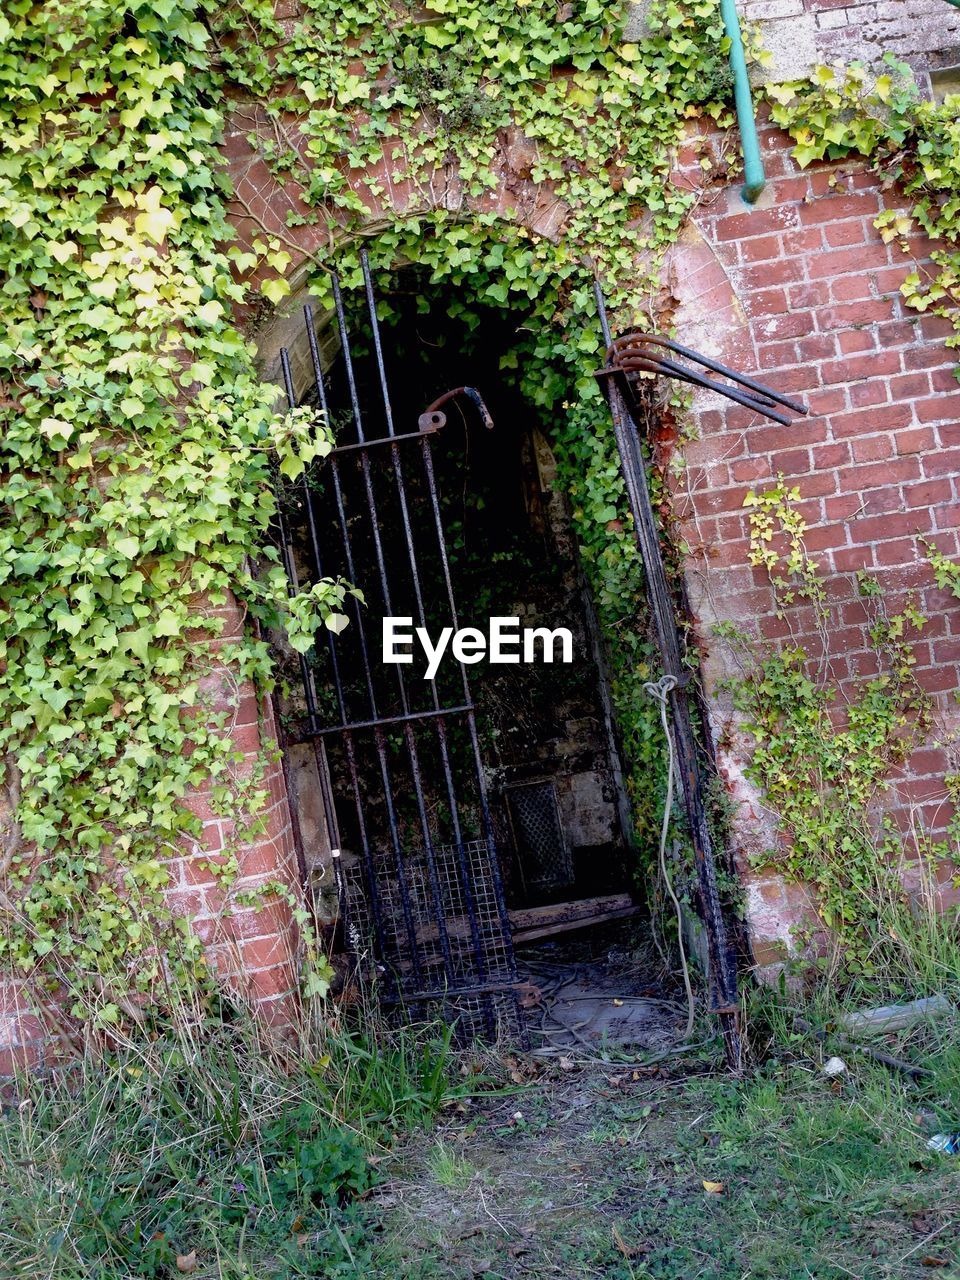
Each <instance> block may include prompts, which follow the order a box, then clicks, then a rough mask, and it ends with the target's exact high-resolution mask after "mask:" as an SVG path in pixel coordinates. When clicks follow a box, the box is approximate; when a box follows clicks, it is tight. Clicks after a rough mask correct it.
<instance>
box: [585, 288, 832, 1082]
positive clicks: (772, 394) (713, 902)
mask: <svg viewBox="0 0 960 1280" xmlns="http://www.w3.org/2000/svg"><path fill="white" fill-rule="evenodd" d="M594 296H595V299H596V304H597V314H598V315H599V317H600V328H601V331H602V333H603V340H604V346H605V348H606V354H605V358H604V367H603V368H602V369H601V370H599V371H598V372H597V377H598V378H599V379H600V380H601V383H602V385H603V389H604V393H605V395H606V398H607V403H608V405H609V406H610V416H611V419H612V421H613V429H614V435H615V437H616V441H617V450H618V452H619V454H620V466H621V472H622V474H623V479H624V484H625V486H626V490H627V498H628V501H629V504H630V510H631V513H632V514H633V524H634V533H635V537H636V541H637V547H638V549H639V551H640V556H641V559H642V560H643V568H644V573H645V576H646V582H647V594H648V599H649V602H650V612H651V616H652V619H653V626H654V631H655V633H656V638H657V644H658V647H659V649H660V658H661V662H662V665H663V674H664V676H665V677H668V678H669V680H670V682H671V683H672V687H671V688H670V689H669V692H668V694H667V697H668V700H669V707H670V723H671V726H672V739H673V749H674V753H675V756H676V761H677V771H678V774H679V776H680V779H681V784H682V785H681V790H682V792H683V800H684V808H685V810H686V816H687V823H688V826H689V828H690V837H691V843H692V845H693V855H694V865H695V868H696V872H697V883H698V888H699V894H700V901H701V908H702V911H703V923H704V926H705V928H706V933H707V947H708V954H709V960H710V984H711V1007H710V1011H711V1013H714V1014H716V1015H717V1016H718V1018H719V1020H720V1027H721V1031H722V1033H723V1040H724V1051H725V1054H726V1059H727V1064H728V1066H729V1067H730V1068H731V1070H733V1071H739V1069H740V1066H741V1058H742V1045H741V1039H740V1025H739V1016H738V1015H739V997H738V992H737V966H736V959H735V956H734V953H733V949H732V947H731V945H730V941H729V938H728V935H727V925H726V921H725V920H724V913H723V908H722V906H721V903H720V895H719V891H718V886H717V867H716V860H715V857H714V851H713V843H712V841H711V839H710V830H709V826H708V823H707V814H706V807H705V805H704V790H703V780H702V776H701V768H700V750H699V748H698V745H697V739H696V736H695V733H694V727H693V717H692V715H691V708H690V701H689V686H690V681H691V676H692V672H691V671H690V668H689V667H687V666H685V664H684V662H683V657H682V653H681V649H680V636H679V632H678V629H677V616H676V607H675V604H674V601H673V597H672V593H671V589H670V582H669V579H668V577H667V571H666V566H665V565H664V561H663V552H662V549H661V545H660V534H659V531H658V529H657V523H656V517H655V515H654V510H653V502H652V500H651V497H650V489H649V485H648V482H647V467H646V463H645V460H644V457H643V450H642V447H641V435H640V428H639V426H638V424H637V420H636V419H637V416H639V415H635V414H634V412H633V408H632V404H633V405H635V404H636V398H635V395H634V386H633V384H632V383H631V381H630V374H631V373H633V374H653V375H655V376H664V377H668V378H671V379H673V380H674V381H679V382H685V383H688V384H691V385H693V386H699V387H702V388H704V389H706V390H709V391H714V392H716V393H718V394H720V395H722V396H725V397H726V398H727V399H729V400H732V401H734V403H736V404H740V405H743V406H744V407H746V408H749V409H753V410H754V411H755V412H756V413H761V414H763V415H764V416H765V417H768V418H772V419H773V420H774V421H775V422H779V423H781V424H782V425H787V424H788V423H789V422H790V421H791V419H790V418H788V417H786V416H785V415H784V414H783V413H782V412H780V408H781V407H782V408H784V409H788V410H790V411H791V412H793V413H799V414H806V413H807V412H808V410H807V409H806V407H805V406H804V405H801V404H798V403H797V402H796V401H794V400H789V399H787V397H785V396H782V395H780V394H779V393H778V392H776V391H773V390H772V389H771V388H770V387H767V386H765V385H764V384H763V383H760V382H757V381H755V380H754V379H752V378H748V377H746V376H745V375H743V374H739V373H735V372H734V371H733V370H731V369H728V368H727V367H726V366H725V365H722V364H720V363H718V362H717V361H714V360H710V359H708V358H707V357H706V356H703V355H701V354H699V353H698V352H696V351H692V350H691V349H690V348H688V347H683V346H681V345H680V344H679V343H677V342H674V341H673V340H672V339H669V338H663V337H660V336H659V335H656V334H648V333H643V332H642V331H638V330H633V331H628V332H627V333H625V334H622V335H620V336H619V337H617V338H616V339H614V338H613V337H612V335H611V332H610V324H609V320H608V317H607V308H606V302H605V299H604V296H603V290H602V288H601V286H600V283H599V281H594ZM651 348H652V349H653V350H652V351H651V350H650V349H651ZM659 349H664V350H666V351H668V352H671V353H674V354H676V355H678V356H681V357H683V359H684V360H686V361H687V362H688V363H687V364H683V363H680V362H679V361H676V360H673V359H672V358H671V357H670V356H663V355H660V354H658V350H659ZM697 365H699V366H701V367H702V368H705V369H707V370H709V372H710V373H713V374H717V375H719V376H720V377H722V378H725V379H727V380H728V383H726V384H725V383H723V382H718V381H717V380H716V378H711V377H708V376H707V375H706V374H703V373H701V372H700V370H699V369H698V368H697V367H696V366H697ZM729 383H732V384H733V385H732V386H731V385H729Z"/></svg>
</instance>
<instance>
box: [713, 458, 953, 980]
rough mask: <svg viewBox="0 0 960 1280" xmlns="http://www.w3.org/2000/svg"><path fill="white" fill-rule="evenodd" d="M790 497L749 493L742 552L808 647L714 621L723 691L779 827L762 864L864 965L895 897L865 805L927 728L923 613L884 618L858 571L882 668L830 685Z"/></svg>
mask: <svg viewBox="0 0 960 1280" xmlns="http://www.w3.org/2000/svg"><path fill="white" fill-rule="evenodd" d="M799 501H800V491H799V489H798V488H796V487H793V488H790V489H788V488H787V487H786V486H785V485H784V483H783V481H782V480H781V481H780V482H779V483H778V484H777V485H775V486H774V487H773V488H770V489H767V490H765V491H763V492H760V493H753V492H751V493H749V494H748V495H747V498H746V500H745V506H746V507H747V509H748V510H749V513H750V535H751V536H750V541H751V551H750V562H751V563H752V564H753V565H755V566H756V567H758V568H762V569H764V570H765V571H766V573H767V575H768V577H769V579H770V582H771V584H772V586H773V588H774V593H775V601H776V612H777V616H778V617H781V618H785V619H787V620H788V622H789V621H790V620H791V619H792V618H794V617H795V616H796V612H795V611H796V610H797V609H798V608H801V607H802V608H805V609H808V610H810V611H811V612H812V615H813V619H814V629H815V631H816V632H817V633H818V639H817V643H816V648H813V647H811V646H810V645H807V647H804V646H801V645H800V644H797V643H786V644H784V645H782V646H779V647H776V648H775V647H773V646H768V647H766V648H763V647H758V645H757V643H756V642H755V640H754V639H753V638H752V637H750V636H749V635H747V634H746V633H744V632H743V631H742V630H740V629H738V628H736V627H735V626H732V625H730V624H722V625H721V626H719V627H718V628H717V629H716V630H717V633H718V634H719V635H720V636H722V637H724V638H726V639H727V640H728V641H730V642H731V644H732V646H733V651H734V653H735V655H736V657H737V659H738V661H739V664H740V667H741V672H742V674H741V675H740V676H738V677H736V678H732V679H730V680H728V681H727V688H728V691H729V692H730V693H731V694H732V699H733V704H734V707H735V708H736V709H737V710H738V711H739V712H740V713H741V715H742V716H743V728H744V730H745V731H746V732H747V733H748V734H749V735H750V736H751V738H752V751H751V757H750V763H749V765H748V767H747V775H748V777H750V779H751V780H752V781H754V782H756V783H757V784H758V786H760V787H761V788H762V791H763V794H764V797H765V800H766V802H767V803H768V804H769V806H770V808H771V809H772V810H773V811H774V813H775V814H776V815H777V818H778V826H779V829H780V831H781V832H782V836H783V839H782V841H781V842H780V843H779V844H778V845H777V847H776V848H772V849H769V850H767V851H766V852H765V853H764V854H763V855H762V858H761V864H763V865H767V864H772V865H774V866H777V867H779V868H780V869H781V870H783V871H784V872H785V873H786V874H787V875H788V876H789V877H790V879H792V880H795V881H798V882H800V883H802V884H805V885H807V886H809V887H810V888H811V889H812V891H813V893H814V896H815V902H816V907H817V910H818V913H819V916H820V918H821V920H822V922H823V924H824V925H825V926H826V927H827V929H829V930H830V932H831V935H832V939H833V947H832V949H831V952H830V961H831V963H834V964H835V963H836V961H837V957H838V956H839V955H840V954H841V953H842V960H843V965H844V967H845V968H846V969H847V971H848V972H849V971H853V972H856V971H860V972H870V971H871V968H872V964H873V955H874V944H875V942H876V937H877V932H876V928H877V923H878V917H879V913H880V911H881V908H882V904H883V903H884V902H885V901H887V902H889V901H891V900H896V899H898V898H899V896H900V895H901V893H902V885H901V883H900V880H899V874H900V859H901V855H902V852H903V848H902V833H900V832H899V831H898V830H897V829H896V827H895V826H894V825H893V824H892V822H890V820H889V819H887V818H885V817H884V816H883V815H882V814H881V813H880V812H879V808H878V805H877V803H876V802H877V801H878V799H879V798H880V797H881V795H882V793H883V792H884V791H885V790H886V789H887V787H888V786H889V775H890V771H891V769H892V768H893V767H894V766H895V765H897V764H900V763H902V762H903V761H904V760H905V759H906V758H907V756H908V755H909V753H910V751H911V749H912V747H913V746H914V745H916V743H917V742H918V741H920V740H921V738H922V735H923V733H924V731H925V730H927V729H928V728H929V727H930V706H929V702H928V699H927V697H926V695H925V694H924V693H923V691H922V689H921V688H920V687H919V685H918V684H917V682H916V680H915V679H914V676H913V668H914V665H915V663H916V658H915V656H914V653H913V640H914V639H915V638H916V637H918V636H919V634H920V632H921V631H922V629H923V627H924V625H925V623H926V619H925V618H924V617H923V615H922V614H921V613H920V612H919V610H918V609H917V607H916V604H915V603H914V602H913V601H911V600H907V601H906V602H905V603H904V604H903V606H902V607H901V609H900V611H899V612H897V613H895V614H891V613H890V612H889V611H888V610H887V608H886V606H885V602H884V597H883V592H882V590H881V588H880V586H879V584H878V583H877V581H876V579H875V578H873V577H871V576H870V575H868V574H866V573H862V574H860V575H858V579H857V585H858V587H859V595H860V598H861V600H862V602H863V604H864V608H865V609H866V610H867V612H868V615H869V617H870V622H869V626H868V638H869V644H870V647H871V650H872V653H873V655H874V656H875V657H876V659H877V664H878V665H879V667H880V673H879V674H878V675H876V676H873V677H871V678H869V679H866V680H863V681H861V682H860V683H859V684H858V685H857V687H856V689H855V691H854V692H852V693H851V692H849V690H844V692H843V693H842V694H841V687H842V686H841V685H840V684H839V682H838V681H837V680H836V679H835V677H834V673H833V671H832V669H831V660H830V640H829V636H830V632H831V630H834V629H836V627H837V625H838V623H837V619H836V618H835V617H834V615H833V612H832V609H831V605H830V602H829V599H828V596H827V593H826V591H825V584H824V580H823V578H822V576H821V573H820V569H819V567H818V565H817V563H816V561H814V560H813V559H812V558H811V556H810V555H809V553H808V552H807V549H806V545H805V541H804V535H805V533H806V526H805V523H804V521H803V518H802V516H801V515H800V513H799V511H798V510H797V506H796V504H797V503H798V502H799ZM923 852H932V853H938V852H939V853H942V854H947V853H948V852H949V850H948V849H946V848H943V849H934V850H923Z"/></svg>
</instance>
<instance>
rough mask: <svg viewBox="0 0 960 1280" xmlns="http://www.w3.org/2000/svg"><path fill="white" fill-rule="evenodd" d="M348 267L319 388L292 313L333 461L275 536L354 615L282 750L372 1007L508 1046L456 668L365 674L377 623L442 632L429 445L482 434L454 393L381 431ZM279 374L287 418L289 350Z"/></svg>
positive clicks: (321, 664)
mask: <svg viewBox="0 0 960 1280" xmlns="http://www.w3.org/2000/svg"><path fill="white" fill-rule="evenodd" d="M362 266H363V275H364V282H365V315H364V316H363V320H364V323H363V324H362V325H360V326H357V325H354V326H353V327H354V332H353V333H351V332H350V331H349V326H348V312H347V308H346V307H345V305H344V298H343V295H342V292H341V288H340V282H339V280H338V278H337V277H336V276H334V277H333V289H334V300H335V315H336V327H337V332H338V335H339V342H340V359H339V361H338V362H337V364H336V367H335V370H333V371H331V372H329V373H325V372H324V370H323V368H322V366H321V360H320V354H319V349H318V342H317V333H316V327H315V323H314V318H313V315H312V313H311V311H310V309H309V308H307V309H306V312H305V320H306V326H307V340H308V343H309V350H310V356H311V364H312V386H311V387H310V389H309V391H308V392H307V394H306V396H304V397H302V399H301V403H314V404H316V405H317V406H318V407H319V408H320V409H322V410H323V411H324V412H325V413H326V414H327V415H328V419H329V421H330V423H331V425H332V426H333V428H334V431H335V439H336V447H335V448H334V449H333V452H332V453H331V454H330V455H329V457H328V458H326V459H325V460H324V462H323V464H322V466H321V467H318V468H316V469H315V470H311V471H310V472H309V473H308V474H307V475H306V477H305V478H304V480H303V482H302V483H300V484H298V485H297V486H296V488H295V490H294V491H293V492H289V491H288V492H286V493H283V492H282V493H281V503H280V506H281V517H280V534H281V544H282V549H283V555H284V560H285V565H286V569H287V573H288V575H289V577H290V580H291V583H292V584H294V586H296V584H297V583H298V582H299V581H302V580H303V579H304V578H307V579H309V580H310V581H318V580H319V579H321V578H323V577H342V578H343V579H345V580H346V581H347V582H350V583H352V584H355V585H356V586H357V587H359V588H360V589H361V591H362V593H363V601H362V602H361V601H360V600H356V599H352V598H350V597H348V603H347V606H346V607H347V610H348V614H349V617H350V622H349V625H348V626H347V627H346V628H345V629H344V630H343V631H342V632H341V633H340V634H339V635H337V636H334V635H332V634H330V633H329V632H328V633H327V634H326V639H325V640H320V642H318V644H317V645H316V646H315V648H314V651H313V653H312V654H311V655H310V656H309V657H304V658H302V659H301V663H300V666H301V676H302V680H303V688H304V694H305V716H304V717H303V718H302V720H301V722H300V724H299V725H298V726H296V727H295V728H294V729H293V731H292V732H290V731H288V735H287V736H288V740H289V739H290V738H291V737H292V738H293V739H295V740H298V741H300V742H305V741H311V742H313V743H314V744H315V748H316V753H317V766H318V770H319V775H320V781H321V789H322V792H323V799H324V809H325V813H326V822H327V827H328V832H329V835H330V840H331V844H332V845H333V850H334V865H335V867H336V868H337V875H338V887H339V890H340V894H339V896H340V905H341V912H342V914H343V918H344V922H345V926H346V930H347V937H348V939H349V942H350V945H351V949H352V950H353V951H354V953H355V954H356V955H357V957H358V959H360V960H361V962H364V961H366V962H367V964H368V967H369V968H370V969H371V970H373V971H374V972H375V973H376V974H377V975H378V984H379V995H380V998H381V999H382V1000H384V1001H386V1002H388V1003H389V1002H394V1003H402V1004H403V1005H405V1006H406V1007H407V1008H408V1009H409V1010H410V1011H411V1012H412V1013H413V1014H414V1015H415V1016H416V1015H417V1014H419V1013H422V1012H423V1011H424V1010H425V1009H426V1008H427V1007H428V1006H429V1007H434V1008H435V1007H437V1006H439V1007H440V1008H441V1010H442V1012H443V1013H444V1016H446V1017H447V1018H449V1019H451V1020H454V1019H455V1020H456V1021H457V1023H458V1026H459V1028H460V1030H461V1033H462V1034H463V1035H464V1036H466V1037H470V1036H473V1035H476V1034H478V1033H483V1034H485V1035H487V1036H494V1035H495V1034H497V1033H498V1031H506V1032H507V1033H508V1034H512V1033H516V1031H517V1030H518V1019H517V1005H516V996H515V990H514V988H515V984H516V980H517V975H516V966H515V962H514V956H513V948H512V943H511V937H510V925H509V921H508V918H507V911H506V903H505V899H504V891H503V884H502V879H501V874H500V867H499V863H498V856H497V847H496V843H495V838H494V830H493V825H492V822H491V815H490V810H489V805H488V801H487V792H486V784H485V780H484V771H483V762H482V760H481V754H480V744H479V739H478V734H477V725H476V717H475V709H474V705H473V702H472V700H471V695H470V686H469V682H468V680H467V673H466V669H465V667H464V665H463V663H462V662H457V661H455V660H454V659H452V658H449V657H448V658H445V660H444V662H443V664H442V667H441V670H440V672H439V673H438V675H437V677H436V678H435V679H432V680H427V679H424V678H423V672H422V670H419V669H418V660H417V658H416V656H415V652H414V651H413V646H412V645H411V646H407V647H408V648H409V649H411V652H410V655H409V661H405V662H404V663H403V664H392V665H387V664H384V663H383V662H381V661H380V648H381V640H382V636H381V630H382V620H383V619H384V618H405V619H406V620H407V624H408V625H407V629H408V631H412V629H413V628H414V627H418V626H419V627H424V628H429V634H430V635H431V636H435V635H437V634H439V632H440V630H441V628H443V627H446V626H449V627H452V628H453V629H454V631H456V629H457V626H458V622H457V611H456V604H455V601H454V596H453V589H452V585H451V573H450V563H449V558H448V550H447V541H446V538H445V534H444V527H443V519H442V507H441V501H440V495H439V493H438V490H437V482H436V477H435V473H434V465H433V458H432V454H431V439H432V438H433V437H434V436H435V435H436V433H437V432H439V431H441V430H442V429H443V427H444V426H445V424H446V416H445V414H444V412H443V406H444V405H445V404H447V403H448V402H449V401H450V400H451V399H453V398H454V397H458V396H459V397H460V398H461V399H462V400H463V402H464V404H465V408H466V410H467V411H468V412H479V413H480V414H481V417H482V419H483V420H484V422H485V424H486V425H487V426H490V425H492V423H491V422H490V420H489V415H487V413H486V409H485V406H484V404H483V401H482V399H481V397H480V396H479V393H478V392H477V391H475V390H474V389H473V388H470V387H464V388H457V390H456V391H453V392H450V393H448V394H447V395H446V396H443V397H441V398H440V400H438V401H437V402H436V403H435V404H433V405H430V406H429V407H428V408H427V409H425V410H424V412H423V413H422V414H420V416H419V420H418V421H417V422H414V423H410V424H408V423H406V422H403V423H399V424H397V423H395V422H394V413H393V408H392V405H391V396H390V388H389V387H388V379H387V371H386V364H385V360H384V351H383V347H382V343H381V332H380V325H379V322H378V319H377V310H376V298H375V295H374V290H373V285H372V281H371V275H370V268H369V263H368V261H367V257H366V254H365V253H364V254H363V256H362ZM361 346H362V347H363V350H362V352H359V348H360V347H361ZM281 362H282V368H283V373H284V379H285V383H286V392H287V398H288V401H289V403H290V405H291V406H293V405H294V404H295V395H294V385H293V378H292V374H291V368H290V360H289V356H288V353H287V351H283V352H282V353H281ZM361 364H362V371H363V373H364V374H369V375H370V376H361V369H360V365H361ZM373 371H375V372H373ZM333 377H338V378H339V379H340V385H339V387H338V391H339V401H338V403H340V404H341V405H343V406H345V407H344V408H343V409H337V407H336V406H335V405H334V404H333V398H332V396H331V390H332V388H331V385H330V383H331V379H332V378H333ZM374 392H375V393H376V394H375V395H374V394H373V393H374ZM471 401H472V402H473V404H472V407H471V405H470V402H471Z"/></svg>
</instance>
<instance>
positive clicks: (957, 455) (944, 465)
mask: <svg viewBox="0 0 960 1280" xmlns="http://www.w3.org/2000/svg"><path fill="white" fill-rule="evenodd" d="M923 474H924V475H926V476H956V475H960V449H938V450H934V451H933V452H931V453H929V454H927V455H926V456H925V457H924V459H923Z"/></svg>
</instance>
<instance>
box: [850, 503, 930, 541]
mask: <svg viewBox="0 0 960 1280" xmlns="http://www.w3.org/2000/svg"><path fill="white" fill-rule="evenodd" d="M929 530H930V513H929V511H924V510H923V509H922V508H919V509H917V510H915V511H909V512H898V513H895V514H893V515H882V516H869V517H864V519H862V520H858V521H857V522H856V524H855V527H854V530H853V533H854V537H855V538H856V539H857V541H858V542H861V543H864V542H884V541H886V540H887V539H888V538H897V537H916V535H917V534H918V533H927V532H929Z"/></svg>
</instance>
